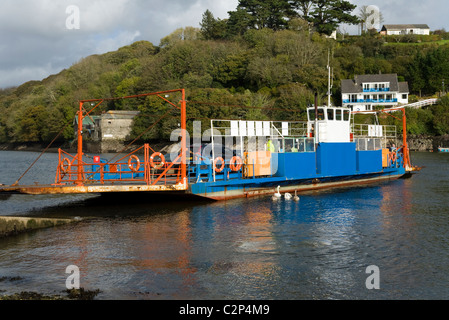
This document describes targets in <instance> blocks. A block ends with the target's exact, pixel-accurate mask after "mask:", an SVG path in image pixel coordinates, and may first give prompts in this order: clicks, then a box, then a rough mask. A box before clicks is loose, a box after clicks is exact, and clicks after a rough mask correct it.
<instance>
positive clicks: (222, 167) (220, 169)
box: [214, 157, 225, 172]
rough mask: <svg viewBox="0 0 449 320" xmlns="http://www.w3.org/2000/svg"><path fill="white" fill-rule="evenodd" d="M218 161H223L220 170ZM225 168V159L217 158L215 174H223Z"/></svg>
mask: <svg viewBox="0 0 449 320" xmlns="http://www.w3.org/2000/svg"><path fill="white" fill-rule="evenodd" d="M218 161H221V166H220V168H217V162H218ZM224 167H225V161H224V159H223V158H222V157H218V158H215V160H214V169H215V172H222V171H223V169H224Z"/></svg>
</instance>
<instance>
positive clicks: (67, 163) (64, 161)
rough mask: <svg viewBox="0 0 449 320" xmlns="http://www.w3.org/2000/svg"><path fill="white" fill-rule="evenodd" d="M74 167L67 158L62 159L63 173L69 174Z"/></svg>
mask: <svg viewBox="0 0 449 320" xmlns="http://www.w3.org/2000/svg"><path fill="white" fill-rule="evenodd" d="M71 166H72V164H71V163H70V160H69V159H67V158H64V159H62V162H61V164H60V168H61V171H62V173H67V172H69V171H70V167H71Z"/></svg>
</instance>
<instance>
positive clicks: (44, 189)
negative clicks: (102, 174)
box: [0, 183, 187, 195]
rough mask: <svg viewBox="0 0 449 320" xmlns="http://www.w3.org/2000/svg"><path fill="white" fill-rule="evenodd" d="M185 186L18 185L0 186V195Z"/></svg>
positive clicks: (180, 186) (178, 186) (181, 187)
mask: <svg viewBox="0 0 449 320" xmlns="http://www.w3.org/2000/svg"><path fill="white" fill-rule="evenodd" d="M185 190H187V186H186V185H184V184H182V183H179V184H175V185H165V184H159V185H147V184H108V185H107V184H89V185H20V186H0V194H30V195H40V194H82V193H113V192H139V191H141V192H148V191H152V192H157V191H164V192H167V191H185Z"/></svg>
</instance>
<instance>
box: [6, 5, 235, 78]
mask: <svg viewBox="0 0 449 320" xmlns="http://www.w3.org/2000/svg"><path fill="white" fill-rule="evenodd" d="M237 3H238V0H170V1H163V0H149V1H148V0H58V1H55V0H20V1H17V0H2V5H1V10H0V39H2V41H1V43H0V76H1V77H0V87H8V86H14V85H20V84H22V83H24V82H26V81H29V80H41V79H43V78H45V77H47V76H49V75H50V74H54V73H57V72H59V71H61V70H62V69H64V68H67V67H70V66H71V65H72V64H73V63H75V62H76V61H79V60H80V59H81V58H83V57H87V56H89V55H91V54H101V53H105V52H108V51H113V50H117V49H118V48H120V47H122V46H125V45H129V44H131V43H133V42H134V41H137V40H148V41H150V42H152V43H153V44H155V45H159V42H160V39H161V38H163V37H165V36H167V35H169V34H170V33H172V32H173V31H175V30H176V29H177V28H180V27H186V26H194V27H199V22H200V21H201V18H202V14H203V13H204V12H205V11H206V10H207V9H209V10H211V11H212V12H213V13H214V15H215V16H216V17H220V18H222V19H223V18H226V17H227V12H228V11H231V10H234V9H235V8H236V7H237ZM71 5H73V6H76V7H77V8H79V13H80V24H79V29H68V28H67V25H66V21H67V19H68V18H71V17H70V14H68V13H67V12H66V9H67V7H68V6H71Z"/></svg>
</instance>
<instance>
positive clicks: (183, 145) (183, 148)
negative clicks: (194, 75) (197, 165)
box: [181, 89, 187, 186]
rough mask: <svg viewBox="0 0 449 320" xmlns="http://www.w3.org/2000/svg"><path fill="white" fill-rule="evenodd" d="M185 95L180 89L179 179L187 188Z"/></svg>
mask: <svg viewBox="0 0 449 320" xmlns="http://www.w3.org/2000/svg"><path fill="white" fill-rule="evenodd" d="M186 118H187V116H186V93H185V90H184V89H182V100H181V141H182V142H181V178H182V183H183V184H184V185H185V186H187V141H186V139H187V135H186V130H187V124H186Z"/></svg>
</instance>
